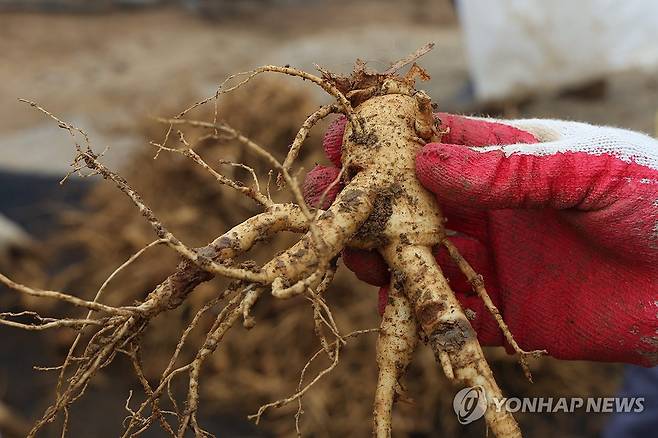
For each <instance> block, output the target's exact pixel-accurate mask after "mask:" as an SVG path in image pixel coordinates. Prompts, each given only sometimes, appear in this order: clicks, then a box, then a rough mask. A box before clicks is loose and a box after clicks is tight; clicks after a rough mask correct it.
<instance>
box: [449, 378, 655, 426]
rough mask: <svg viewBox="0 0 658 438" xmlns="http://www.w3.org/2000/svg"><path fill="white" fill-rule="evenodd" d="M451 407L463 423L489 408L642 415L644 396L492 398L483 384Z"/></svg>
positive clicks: (457, 398) (463, 393) (464, 393)
mask: <svg viewBox="0 0 658 438" xmlns="http://www.w3.org/2000/svg"><path fill="white" fill-rule="evenodd" d="M452 407H453V409H454V410H455V414H456V415H457V420H458V421H459V422H460V423H461V424H469V423H472V422H473V421H475V420H477V419H479V418H482V417H483V416H484V413H485V412H486V411H487V409H494V410H495V411H496V412H501V411H505V412H510V413H515V412H530V413H558V412H560V413H572V412H577V411H579V412H583V411H584V412H587V413H613V412H627V413H628V412H630V413H633V412H638V413H639V412H642V411H644V397H504V398H500V399H499V398H491V399H490V403H488V402H487V395H486V392H485V390H484V388H483V387H482V386H480V385H477V386H470V387H466V388H464V389H462V390H460V391H459V392H458V393H457V394H455V398H454V399H453V401H452Z"/></svg>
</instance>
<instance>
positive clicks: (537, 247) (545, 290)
mask: <svg viewBox="0 0 658 438" xmlns="http://www.w3.org/2000/svg"><path fill="white" fill-rule="evenodd" d="M437 116H438V117H439V118H440V119H441V122H442V126H443V129H444V130H447V131H448V132H447V134H445V135H444V136H443V138H442V139H441V141H442V143H430V144H427V145H426V146H424V147H423V148H422V149H421V151H420V152H419V154H418V156H417V158H416V173H417V177H418V179H419V180H420V181H421V183H422V184H423V185H424V186H425V187H426V188H427V189H428V190H430V191H432V192H433V193H435V194H436V196H437V198H438V201H439V203H440V205H441V206H442V207H443V212H444V214H445V216H446V218H447V219H448V222H447V227H448V228H449V229H450V230H453V231H455V232H457V235H456V236H454V237H451V240H452V241H453V243H454V244H455V245H456V246H457V247H458V248H459V250H460V251H461V253H462V254H463V255H464V257H465V258H466V259H467V260H468V261H469V262H470V263H471V265H473V267H474V268H475V270H476V271H477V272H478V273H480V274H482V275H483V276H484V282H485V285H486V287H487V291H488V292H489V294H490V295H491V298H492V299H493V301H494V303H495V304H496V305H497V306H498V308H499V309H500V311H501V313H502V315H503V318H504V319H505V321H506V322H507V324H508V325H509V327H510V330H511V332H512V334H513V335H514V337H515V338H516V340H517V342H518V343H519V345H520V346H521V348H523V349H525V350H538V349H545V350H547V351H548V353H549V354H550V355H551V356H554V357H556V358H560V359H585V360H596V361H608V362H626V363H634V364H639V365H644V366H654V365H656V364H657V363H658V352H657V351H658V141H656V140H654V139H652V138H651V137H648V136H646V135H643V134H639V133H635V132H631V131H626V130H622V129H617V128H611V127H599V126H592V125H588V124H585V123H576V122H565V121H557V120H540V119H534V120H510V121H505V122H498V121H492V120H490V119H477V118H467V117H460V116H455V115H450V114H437ZM344 127H345V120H344V119H338V120H337V121H336V122H334V124H333V125H332V126H331V127H330V128H329V130H328V131H327V133H326V135H325V138H324V148H325V152H326V153H327V155H328V157H329V159H330V160H331V161H332V162H333V163H334V165H335V166H340V148H341V143H342V138H343V131H344ZM337 174H338V169H337V168H336V167H323V166H317V167H316V168H315V169H313V170H312V171H311V172H309V174H308V175H307V177H306V180H305V182H304V193H305V196H306V198H307V200H308V201H309V202H310V203H311V204H314V203H317V201H318V199H319V196H320V194H321V193H322V192H323V191H324V188H325V187H326V186H327V185H328V184H329V183H330V182H331V181H333V180H334V178H335V177H336V176H337ZM339 190H340V187H336V188H335V189H334V190H333V191H332V193H330V194H329V195H330V196H328V197H327V198H328V199H327V201H326V202H325V205H323V206H322V207H327V205H328V204H330V203H331V202H332V201H333V199H334V198H335V195H336V193H337V192H338V191H339ZM436 257H437V261H438V262H439V264H440V266H441V267H442V268H443V270H444V272H445V274H446V276H447V277H448V279H449V280H450V284H451V286H452V288H453V289H454V290H455V292H456V293H457V296H458V298H459V300H460V302H461V303H462V305H463V306H464V307H465V308H469V309H471V310H473V311H475V312H476V318H475V320H474V321H473V322H472V323H473V327H474V328H475V330H476V331H477V334H478V339H479V340H480V342H481V343H482V344H483V345H504V338H503V335H502V332H501V331H500V330H499V328H498V326H497V324H496V322H495V320H494V319H493V318H492V317H491V315H490V314H489V313H488V312H487V310H486V309H485V308H484V306H483V304H482V303H481V301H480V299H479V298H478V297H477V296H475V295H474V294H473V293H472V291H471V287H470V285H469V284H468V283H467V282H466V281H465V280H464V278H463V276H462V275H461V273H460V272H459V271H458V269H457V267H456V266H455V265H454V264H453V263H452V262H451V260H450V258H449V257H448V255H447V254H446V253H445V250H438V251H437V253H436ZM343 258H344V261H345V264H346V265H347V266H348V267H349V268H350V269H352V270H353V271H354V272H355V273H356V275H357V277H358V278H360V279H361V280H363V281H366V282H368V283H370V284H373V285H377V286H385V285H387V284H388V279H389V273H388V269H387V267H386V266H385V264H384V261H383V259H382V258H381V256H380V255H379V254H378V253H377V252H374V251H373V252H368V251H361V250H355V249H346V250H345V251H344V253H343ZM385 300H386V290H385V288H383V289H382V290H381V291H380V308H381V303H382V301H383V304H385V302H386V301H385Z"/></svg>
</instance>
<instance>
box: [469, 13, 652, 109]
mask: <svg viewBox="0 0 658 438" xmlns="http://www.w3.org/2000/svg"><path fill="white" fill-rule="evenodd" d="M458 8H459V17H460V21H461V23H462V27H463V31H464V34H465V40H466V48H467V53H468V58H469V62H470V67H471V74H472V78H473V81H474V84H475V91H476V95H477V97H478V98H479V99H482V100H492V99H501V98H505V97H509V96H513V95H522V94H526V93H528V92H532V91H536V90H550V89H556V88H559V87H562V86H564V85H569V84H576V83H579V82H583V81H586V80H589V79H596V78H601V77H603V76H605V75H606V74H609V73H611V72H615V71H620V70H626V69H633V68H640V69H653V68H655V67H656V66H658V1H655V0H550V1H549V0H461V1H460V2H459V4H458Z"/></svg>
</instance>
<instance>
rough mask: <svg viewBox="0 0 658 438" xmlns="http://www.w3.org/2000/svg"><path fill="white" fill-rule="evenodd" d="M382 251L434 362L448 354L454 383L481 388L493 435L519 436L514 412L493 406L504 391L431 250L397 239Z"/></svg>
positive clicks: (487, 419)
mask: <svg viewBox="0 0 658 438" xmlns="http://www.w3.org/2000/svg"><path fill="white" fill-rule="evenodd" d="M382 253H383V255H384V258H385V259H386V261H387V262H388V264H389V266H390V267H391V268H392V269H393V281H394V282H396V283H397V287H398V288H403V289H404V291H405V294H406V295H407V297H408V298H409V300H410V301H411V303H412V305H413V307H414V311H415V313H416V319H417V320H418V323H419V325H420V327H421V328H422V330H423V332H424V334H425V336H426V337H427V339H428V343H429V345H430V347H431V348H432V350H433V351H434V354H435V356H436V357H437V360H439V359H440V358H441V357H442V356H443V357H445V355H447V356H448V358H449V359H450V365H451V368H452V372H453V374H454V377H455V380H456V381H457V382H459V383H461V384H465V385H468V386H481V387H482V388H483V389H484V393H485V394H486V398H487V405H488V409H487V410H486V412H485V419H486V421H487V425H488V426H489V428H490V429H491V430H492V432H493V433H494V435H495V436H497V437H513V438H516V437H520V436H521V430H520V429H519V426H518V424H517V422H516V420H515V419H514V417H513V416H512V414H511V413H509V412H507V411H505V410H497V409H496V406H495V404H494V399H497V400H502V398H503V394H502V392H501V390H500V388H499V387H498V385H497V384H496V380H495V379H494V377H493V374H492V372H491V369H490V368H489V364H488V363H487V360H486V358H485V357H484V353H483V352H482V348H481V347H480V344H479V343H478V340H477V337H476V334H475V331H474V330H473V328H472V327H471V324H470V322H469V321H468V319H467V318H466V315H465V314H464V311H463V310H462V308H461V306H460V304H459V301H457V298H456V297H455V294H454V293H453V292H452V290H451V289H450V286H448V281H447V280H446V278H445V277H444V276H443V273H442V272H441V268H439V266H438V265H437V264H436V261H435V259H434V256H433V255H432V252H431V250H430V248H428V247H424V246H414V245H406V244H403V243H400V242H397V243H394V244H392V245H389V246H388V247H386V248H385V249H384V250H383V251H382Z"/></svg>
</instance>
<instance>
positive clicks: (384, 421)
mask: <svg viewBox="0 0 658 438" xmlns="http://www.w3.org/2000/svg"><path fill="white" fill-rule="evenodd" d="M417 341H418V334H417V333H416V321H415V318H414V315H413V310H412V308H411V305H410V304H409V300H408V299H407V297H406V296H404V294H403V293H402V291H401V290H398V289H397V288H396V287H395V285H393V284H392V285H391V288H390V289H389V293H388V304H387V306H386V310H385V311H384V315H383V317H382V323H381V326H380V328H379V337H378V339H377V366H378V368H379V375H378V378H377V390H376V391H375V402H374V408H373V436H376V437H377V438H388V437H390V436H391V431H392V425H391V413H392V410H393V402H394V400H395V390H396V388H397V387H398V386H399V384H398V381H399V379H400V378H401V377H402V376H403V375H404V373H405V371H406V369H407V366H408V365H409V363H410V362H411V358H412V356H413V353H414V350H415V349H416V343H417Z"/></svg>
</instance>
